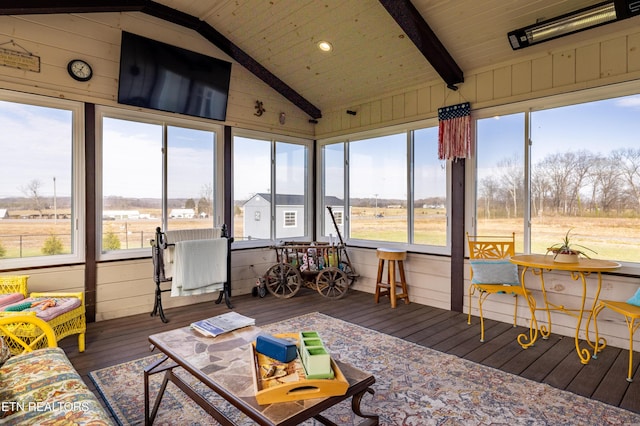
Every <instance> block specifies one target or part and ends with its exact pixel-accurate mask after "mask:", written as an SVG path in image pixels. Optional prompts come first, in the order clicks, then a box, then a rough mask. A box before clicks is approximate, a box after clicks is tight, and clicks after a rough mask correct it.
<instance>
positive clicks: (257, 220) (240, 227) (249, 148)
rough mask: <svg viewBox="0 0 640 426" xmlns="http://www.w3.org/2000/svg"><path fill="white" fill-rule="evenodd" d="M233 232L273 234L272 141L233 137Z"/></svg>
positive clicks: (246, 235)
mask: <svg viewBox="0 0 640 426" xmlns="http://www.w3.org/2000/svg"><path fill="white" fill-rule="evenodd" d="M233 158H234V161H233V192H234V200H233V201H234V215H233V235H234V238H235V239H236V240H240V239H242V240H252V239H270V238H271V142H270V141H266V140H261V139H252V138H246V137H241V136H235V137H234V138H233Z"/></svg>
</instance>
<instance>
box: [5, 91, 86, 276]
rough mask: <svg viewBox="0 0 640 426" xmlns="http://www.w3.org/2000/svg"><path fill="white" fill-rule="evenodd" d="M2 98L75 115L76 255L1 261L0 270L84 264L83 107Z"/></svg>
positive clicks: (13, 95) (12, 95)
mask: <svg viewBox="0 0 640 426" xmlns="http://www.w3.org/2000/svg"><path fill="white" fill-rule="evenodd" d="M0 99H2V100H4V101H8V102H16V103H22V104H29V105H34V106H41V107H47V108H58V109H65V110H69V111H71V112H72V114H73V123H72V135H71V137H72V139H73V140H72V157H73V158H72V163H71V167H72V172H73V176H72V181H73V188H72V190H71V193H72V198H73V202H72V206H71V210H72V212H73V220H74V222H75V223H73V224H72V226H73V238H72V241H73V247H74V253H71V254H59V255H54V256H48V255H47V256H33V257H23V258H12V259H0V270H3V269H13V268H28V267H38V266H56V265H68V264H74V263H82V262H84V260H85V233H86V220H85V209H84V206H85V192H86V191H85V150H84V128H85V126H84V104H83V103H80V102H75V101H69V100H66V99H57V98H51V97H46V96H40V95H33V94H25V93H19V92H13V91H10V90H2V89H0Z"/></svg>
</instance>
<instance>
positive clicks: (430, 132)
mask: <svg viewBox="0 0 640 426" xmlns="http://www.w3.org/2000/svg"><path fill="white" fill-rule="evenodd" d="M413 156H414V161H413V164H414V166H413V169H414V177H413V180H414V184H413V187H414V193H413V206H414V208H413V223H414V227H413V232H414V235H413V242H414V243H415V244H428V245H433V246H446V245H447V167H446V162H445V161H442V160H438V128H437V127H431V128H427V129H420V130H416V131H414V132H413Z"/></svg>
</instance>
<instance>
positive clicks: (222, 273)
mask: <svg viewBox="0 0 640 426" xmlns="http://www.w3.org/2000/svg"><path fill="white" fill-rule="evenodd" d="M174 257H175V259H174V262H175V273H174V276H173V281H172V286H171V295H172V296H174V295H180V296H184V295H187V294H185V293H187V292H189V293H188V294H202V293H205V292H208V291H216V290H219V289H220V288H222V286H221V284H224V282H225V281H226V280H227V239H226V238H216V239H212V240H211V239H209V240H193V241H179V242H177V243H176V246H175V253H174ZM174 290H175V291H174ZM193 290H197V291H198V292H197V293H193V292H192V291H193ZM174 293H177V294H174Z"/></svg>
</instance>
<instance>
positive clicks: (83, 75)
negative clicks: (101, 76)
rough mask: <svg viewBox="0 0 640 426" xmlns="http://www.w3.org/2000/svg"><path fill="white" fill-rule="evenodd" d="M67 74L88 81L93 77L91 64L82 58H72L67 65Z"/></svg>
mask: <svg viewBox="0 0 640 426" xmlns="http://www.w3.org/2000/svg"><path fill="white" fill-rule="evenodd" d="M67 71H69V75H70V76H71V77H73V78H74V79H76V80H78V81H89V80H91V77H93V70H92V69H91V66H90V65H89V64H88V63H87V62H86V61H83V60H82V59H74V60H72V61H70V62H69V64H68V65H67Z"/></svg>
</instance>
